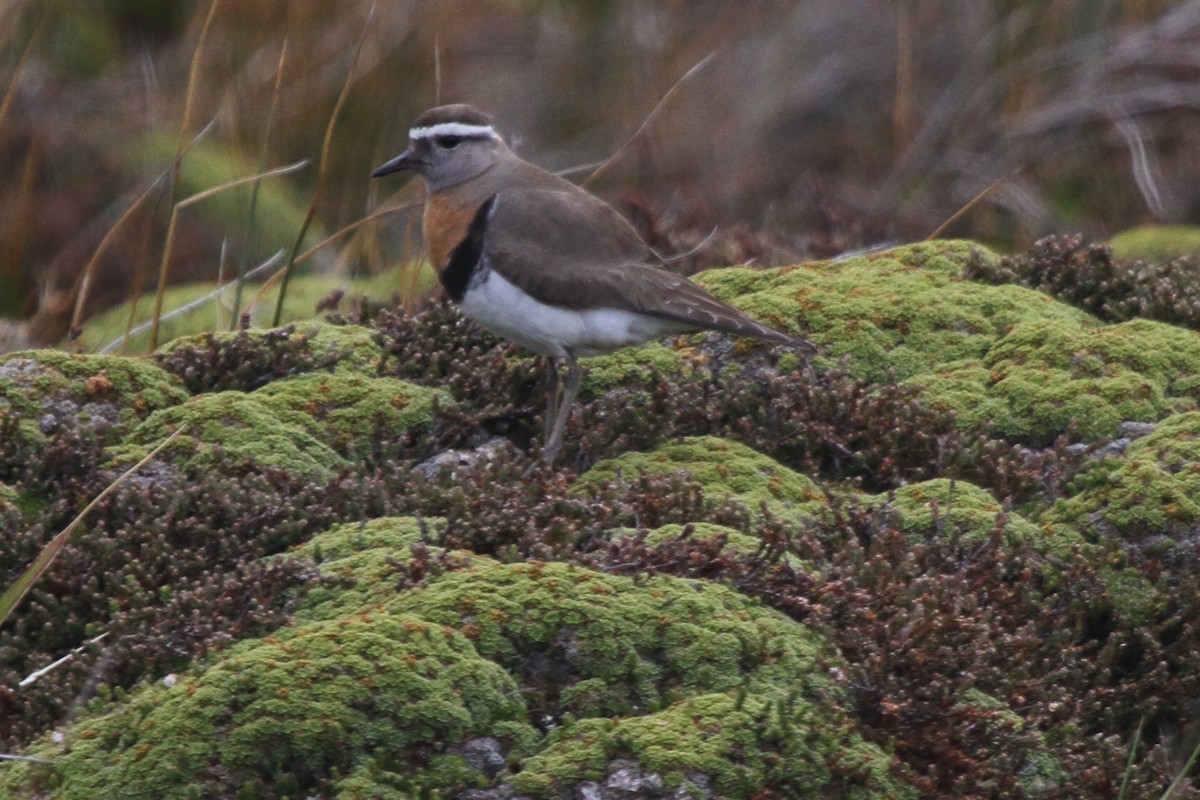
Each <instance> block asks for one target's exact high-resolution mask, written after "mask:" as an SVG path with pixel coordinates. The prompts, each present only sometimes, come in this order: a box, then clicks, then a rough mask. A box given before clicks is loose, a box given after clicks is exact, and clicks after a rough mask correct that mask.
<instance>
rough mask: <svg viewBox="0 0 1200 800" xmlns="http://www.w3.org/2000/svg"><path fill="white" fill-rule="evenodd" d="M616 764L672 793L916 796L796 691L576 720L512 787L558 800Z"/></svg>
mask: <svg viewBox="0 0 1200 800" xmlns="http://www.w3.org/2000/svg"><path fill="white" fill-rule="evenodd" d="M614 764H615V765H616V766H618V767H620V768H621V769H622V770H623V771H624V772H625V773H626V775H625V776H624V777H625V779H626V781H628V774H629V773H630V772H636V773H637V774H640V776H642V778H643V780H645V779H646V778H649V777H650V776H654V777H656V778H657V781H658V782H660V785H661V786H662V788H663V789H664V790H666V791H665V792H664V794H663V796H672V797H713V796H715V797H723V798H730V799H731V800H737V799H740V798H751V797H764V796H766V797H793V798H797V799H799V798H814V800H815V798H825V797H829V796H830V791H831V789H832V788H833V787H835V786H836V787H838V792H839V794H838V796H847V797H857V798H861V799H862V800H872V799H873V798H877V799H878V800H883V798H916V797H918V796H919V795H918V793H917V792H916V790H914V789H913V788H912V787H910V786H906V785H905V784H903V783H902V782H900V781H898V780H896V779H895V778H894V777H893V776H892V775H891V774H890V764H889V758H888V757H887V755H886V754H884V753H883V752H882V751H880V750H879V749H878V748H877V747H875V746H873V745H870V744H867V743H865V742H863V741H862V739H861V738H860V737H859V736H857V735H856V734H854V733H852V732H850V731H849V730H847V729H846V728H845V727H841V726H839V725H837V724H836V722H834V721H832V720H831V719H830V718H829V715H828V712H827V711H826V710H823V709H820V708H819V707H817V706H816V705H814V704H813V703H812V702H810V701H809V700H808V699H806V698H804V697H802V696H800V695H798V694H793V695H787V694H781V695H779V696H777V697H773V698H772V697H768V698H766V699H763V698H759V697H753V698H743V699H740V700H739V699H738V698H735V697H734V696H733V695H731V694H706V695H701V696H698V697H693V698H689V699H687V700H683V701H681V702H679V703H677V704H675V705H673V706H671V707H670V708H667V709H664V710H662V711H659V712H656V713H652V714H646V715H643V716H639V717H632V718H625V719H586V720H579V721H574V722H571V723H569V724H567V725H564V726H563V727H562V728H559V729H558V730H556V731H554V733H553V734H552V735H551V737H550V744H549V745H548V746H547V747H545V748H544V749H543V750H542V751H541V752H539V753H538V754H537V755H535V756H533V757H532V758H530V759H528V760H527V761H526V763H525V769H524V770H523V771H522V772H520V773H519V774H518V775H516V776H515V777H514V778H513V781H512V782H513V786H514V788H516V790H517V791H518V792H521V793H522V794H528V795H530V796H532V797H538V798H554V797H561V796H563V795H562V792H563V791H564V790H570V789H574V790H576V791H580V790H582V789H583V788H584V787H585V785H589V784H590V785H592V786H596V785H599V784H603V783H604V782H605V779H606V778H609V777H610V776H612V775H613V766H614ZM651 785H653V784H651ZM672 790H674V791H676V792H677V793H676V794H668V793H669V792H671V791H672ZM597 794H598V793H597Z"/></svg>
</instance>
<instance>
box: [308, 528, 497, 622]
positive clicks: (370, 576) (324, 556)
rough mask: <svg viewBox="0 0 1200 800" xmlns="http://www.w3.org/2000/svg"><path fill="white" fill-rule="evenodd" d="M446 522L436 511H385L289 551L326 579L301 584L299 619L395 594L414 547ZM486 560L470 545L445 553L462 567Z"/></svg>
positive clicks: (350, 609)
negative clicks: (423, 514) (426, 515)
mask: <svg viewBox="0 0 1200 800" xmlns="http://www.w3.org/2000/svg"><path fill="white" fill-rule="evenodd" d="M444 527H445V522H444V520H441V519H438V518H436V517H435V518H432V519H424V520H419V519H416V518H414V517H382V518H379V519H373V520H368V521H365V522H361V523H359V522H350V523H345V524H342V525H335V526H333V527H332V528H330V529H329V530H327V531H325V532H324V533H319V534H317V535H316V536H314V537H313V538H311V539H309V540H308V541H307V542H305V543H304V544H302V545H299V546H297V547H295V548H293V549H292V550H291V551H289V553H288V555H289V556H290V557H292V558H299V559H303V560H305V561H311V562H312V563H313V565H314V566H316V567H317V568H318V569H319V570H320V573H321V576H322V577H323V578H325V579H326V580H325V581H321V582H316V583H309V584H306V585H305V586H304V587H302V589H301V591H300V593H299V596H298V598H297V599H296V600H295V609H296V617H297V619H298V620H300V621H309V620H318V619H334V618H337V617H341V616H345V615H348V614H351V613H354V612H356V611H359V610H362V609H365V608H367V607H369V606H375V605H378V604H379V603H382V602H385V601H387V600H389V599H391V597H392V596H393V595H395V593H396V590H397V586H398V584H399V582H400V579H401V576H400V575H399V570H400V569H401V568H402V567H403V565H404V564H406V563H407V562H408V561H409V560H410V559H412V558H413V549H414V548H416V547H422V546H424V545H425V544H426V543H427V542H428V541H429V540H430V539H436V538H437V537H439V536H440V535H441V532H442V529H443V528H444ZM429 549H432V550H437V548H432V547H431V548H429ZM486 561H487V559H485V558H482V557H479V556H473V555H472V554H471V553H468V552H466V551H458V552H455V553H451V554H446V557H445V559H443V563H444V564H445V565H448V566H455V565H457V566H461V567H465V566H469V565H471V564H479V563H483V562H486Z"/></svg>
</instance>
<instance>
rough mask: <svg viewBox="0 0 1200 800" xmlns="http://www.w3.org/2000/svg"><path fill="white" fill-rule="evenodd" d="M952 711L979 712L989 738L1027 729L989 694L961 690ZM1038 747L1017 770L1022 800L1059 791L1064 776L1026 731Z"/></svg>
mask: <svg viewBox="0 0 1200 800" xmlns="http://www.w3.org/2000/svg"><path fill="white" fill-rule="evenodd" d="M955 709H956V710H964V711H968V712H970V711H982V712H983V717H982V720H981V722H980V723H979V724H980V725H981V726H982V727H983V728H984V729H985V730H987V731H988V732H989V734H991V735H992V736H993V737H995V738H999V737H1000V736H1003V735H1004V734H1005V733H1008V732H1010V731H1017V732H1025V731H1028V730H1029V728H1028V727H1027V726H1026V725H1025V720H1023V719H1022V718H1021V715H1020V714H1018V713H1016V712H1015V711H1013V710H1012V709H1011V708H1010V707H1009V706H1007V705H1005V704H1004V703H1003V702H1002V701H1000V700H999V699H997V698H996V697H993V696H992V695H990V694H987V693H985V692H982V691H980V690H979V689H977V688H974V687H971V688H968V689H965V690H964V691H963V692H962V694H961V695H960V696H959V699H958V703H956V704H955ZM1030 733H1031V735H1032V737H1033V738H1034V739H1035V740H1036V741H1037V743H1038V745H1040V747H1038V748H1036V749H1031V750H1029V751H1027V752H1026V753H1025V759H1024V763H1022V764H1021V766H1020V767H1019V769H1018V776H1019V778H1018V785H1019V787H1020V795H1019V797H1022V798H1035V797H1043V796H1045V795H1049V794H1051V793H1053V792H1054V791H1055V790H1057V789H1060V788H1061V787H1062V784H1063V782H1064V780H1065V779H1066V774H1065V773H1064V771H1063V767H1062V763H1061V762H1060V761H1059V760H1058V759H1057V758H1055V757H1054V756H1053V755H1052V754H1051V753H1050V752H1048V750H1047V749H1046V747H1045V741H1044V739H1043V737H1042V735H1041V734H1040V733H1038V732H1036V731H1030Z"/></svg>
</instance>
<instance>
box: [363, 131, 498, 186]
mask: <svg viewBox="0 0 1200 800" xmlns="http://www.w3.org/2000/svg"><path fill="white" fill-rule="evenodd" d="M408 141H409V146H408V149H407V150H405V151H404V152H403V153H401V154H400V155H399V156H397V157H396V158H394V159H392V160H391V161H389V162H387V163H386V164H384V165H383V166H381V167H380V168H379V169H377V170H375V172H373V173H371V174H372V175H374V176H379V175H387V174H389V173H392V172H398V171H399V170H404V169H411V170H413V171H415V172H416V173H417V174H419V175H420V176H421V177H422V178H424V179H425V183H426V185H427V186H428V187H429V190H430V191H437V190H439V189H444V188H446V187H448V186H454V185H455V184H458V183H462V182H463V181H466V180H470V179H471V178H474V177H476V176H477V175H480V174H482V173H483V172H486V171H487V170H488V169H489V168H490V167H491V166H492V165H493V164H495V163H496V159H497V158H498V157H499V155H500V153H501V152H502V151H503V150H504V149H505V147H504V142H502V141H501V140H500V137H498V136H497V135H496V134H495V132H494V131H493V130H492V129H491V127H489V126H479V125H461V124H458V123H442V124H438V125H433V126H430V127H424V128H414V129H413V130H412V131H411V132H410V136H409V140H408Z"/></svg>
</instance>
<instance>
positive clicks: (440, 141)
mask: <svg viewBox="0 0 1200 800" xmlns="http://www.w3.org/2000/svg"><path fill="white" fill-rule="evenodd" d="M461 143H462V137H461V136H439V137H437V145H438V147H440V148H442V149H443V150H453V149H454V148H456V147H458V146H459V145H460V144H461Z"/></svg>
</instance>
